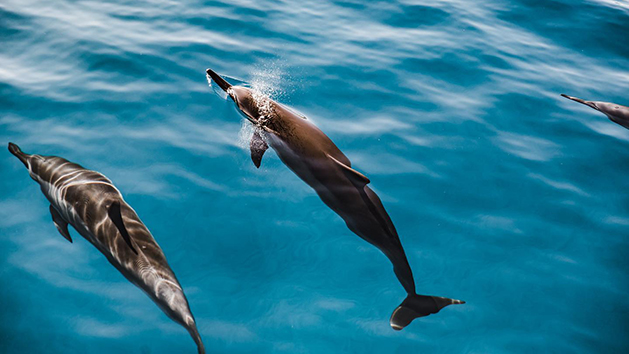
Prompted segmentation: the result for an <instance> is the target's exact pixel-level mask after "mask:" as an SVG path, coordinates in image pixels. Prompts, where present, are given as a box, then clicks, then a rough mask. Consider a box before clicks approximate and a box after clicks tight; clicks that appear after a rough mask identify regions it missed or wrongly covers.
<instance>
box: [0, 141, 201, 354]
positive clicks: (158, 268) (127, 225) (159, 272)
mask: <svg viewBox="0 0 629 354" xmlns="http://www.w3.org/2000/svg"><path fill="white" fill-rule="evenodd" d="M9 151H10V152H11V153H12V154H13V155H15V156H16V157H17V158H18V159H20V161H21V162H22V163H23V164H24V166H26V168H27V169H28V172H29V174H30V176H31V178H32V179H34V180H35V181H36V182H37V183H39V185H40V186H41V190H42V192H43V193H44V195H45V196H46V198H47V199H48V200H49V201H50V213H51V214H52V221H53V222H54V224H55V226H56V227H57V230H59V233H61V235H62V236H63V237H65V238H66V239H67V240H68V241H70V242H72V238H71V237H70V233H69V232H68V224H70V225H72V226H73V227H74V229H76V231H78V232H79V234H81V235H82V236H83V237H85V238H86V239H87V240H88V241H89V242H90V243H92V244H93V245H94V246H95V247H96V248H97V249H98V250H99V251H100V252H101V253H102V254H104V255H105V257H107V260H108V261H109V263H111V264H112V265H113V266H114V267H116V269H118V271H120V273H122V275H124V276H125V278H127V279H128V280H129V281H130V282H131V283H133V284H135V285H136V286H137V287H139V288H140V289H142V290H143V291H144V292H145V293H146V294H147V295H148V296H149V297H150V298H151V299H152V300H153V301H154V302H155V303H156V304H157V306H159V307H160V308H161V309H162V311H164V313H166V315H168V317H170V318H171V319H173V320H174V321H175V322H177V323H179V324H180V325H182V326H183V327H185V328H186V329H187V330H188V332H190V335H191V336H192V339H194V341H195V343H196V344H197V347H198V351H199V354H204V353H205V349H204V347H203V342H202V341H201V336H200V335H199V331H198V330H197V325H196V322H195V320H194V316H193V315H192V312H190V306H189V305H188V300H187V299H186V295H185V294H184V293H183V290H182V288H181V285H180V284H179V281H178V280H177V277H176V276H175V273H173V271H172V269H170V266H169V265H168V262H167V261H166V257H165V256H164V253H163V252H162V249H161V248H160V247H159V245H158V244H157V242H155V239H154V238H153V236H152V235H151V233H150V232H149V230H148V229H147V228H146V226H144V224H143V223H142V221H140V218H139V217H138V215H137V214H136V213H135V211H134V210H133V209H132V208H131V207H130V206H129V204H127V203H126V202H125V201H124V200H123V199H122V195H121V194H120V192H119V191H118V189H116V187H114V185H113V184H112V183H111V181H110V180H109V179H107V177H105V176H103V175H102V174H100V173H98V172H96V171H90V170H87V169H85V168H83V167H81V166H80V165H77V164H75V163H72V162H70V161H68V160H66V159H62V158H60V157H56V156H40V155H29V154H25V153H23V152H22V151H21V150H20V148H19V147H18V146H17V145H15V144H13V143H9Z"/></svg>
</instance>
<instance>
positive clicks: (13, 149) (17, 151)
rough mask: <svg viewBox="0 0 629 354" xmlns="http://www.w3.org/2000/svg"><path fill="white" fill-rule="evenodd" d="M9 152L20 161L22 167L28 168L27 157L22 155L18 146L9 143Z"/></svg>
mask: <svg viewBox="0 0 629 354" xmlns="http://www.w3.org/2000/svg"><path fill="white" fill-rule="evenodd" d="M9 152H10V153H12V154H13V155H15V157H17V158H18V159H20V161H22V163H23V164H24V166H26V167H28V155H27V154H25V153H23V152H22V150H20V147H19V146H17V145H15V144H13V143H9Z"/></svg>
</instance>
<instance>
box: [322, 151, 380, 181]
mask: <svg viewBox="0 0 629 354" xmlns="http://www.w3.org/2000/svg"><path fill="white" fill-rule="evenodd" d="M328 157H329V158H330V160H332V161H333V162H334V163H336V164H337V165H338V166H339V167H340V168H341V169H342V170H343V172H344V173H345V176H347V178H349V179H350V181H352V183H353V184H354V185H356V186H359V187H364V186H365V185H367V184H369V183H370V182H371V181H370V180H369V178H367V176H365V175H364V174H362V173H360V172H358V171H356V170H355V169H353V168H351V167H349V166H347V165H346V164H344V163H342V162H341V161H339V160H337V159H335V158H334V157H332V156H331V155H328Z"/></svg>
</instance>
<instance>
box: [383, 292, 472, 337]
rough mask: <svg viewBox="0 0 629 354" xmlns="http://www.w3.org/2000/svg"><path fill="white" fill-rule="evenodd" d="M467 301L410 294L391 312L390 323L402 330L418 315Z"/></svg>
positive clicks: (435, 311) (424, 314) (426, 314)
mask: <svg viewBox="0 0 629 354" xmlns="http://www.w3.org/2000/svg"><path fill="white" fill-rule="evenodd" d="M464 303H465V301H461V300H454V299H448V298H447V297H439V296H426V295H417V294H409V295H408V296H407V297H406V299H404V301H403V302H402V304H400V306H398V307H397V308H396V309H395V310H394V311H393V314H391V320H390V321H389V323H390V324H391V327H392V328H393V329H394V330H396V331H399V330H402V329H403V328H404V327H406V326H408V325H409V324H410V323H411V322H413V320H414V319H416V318H418V317H424V316H428V315H430V314H433V313H437V312H439V311H440V310H441V309H442V308H444V307H446V306H448V305H455V304H464Z"/></svg>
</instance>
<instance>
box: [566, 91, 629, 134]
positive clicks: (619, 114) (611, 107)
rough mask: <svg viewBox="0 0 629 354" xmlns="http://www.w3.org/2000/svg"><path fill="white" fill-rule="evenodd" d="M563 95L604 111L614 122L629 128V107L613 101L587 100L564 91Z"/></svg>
mask: <svg viewBox="0 0 629 354" xmlns="http://www.w3.org/2000/svg"><path fill="white" fill-rule="evenodd" d="M561 95H562V96H563V97H565V98H567V99H570V100H573V101H576V102H579V103H582V104H584V105H586V106H590V107H592V108H594V109H595V110H597V111H599V112H602V113H604V114H605V115H606V116H607V117H608V118H609V120H611V121H612V122H614V123H617V124H620V125H622V126H623V127H625V128H627V129H629V107H627V106H622V105H619V104H616V103H611V102H600V101H586V100H582V99H580V98H577V97H572V96H568V95H566V94H563V93H562V94H561Z"/></svg>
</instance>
